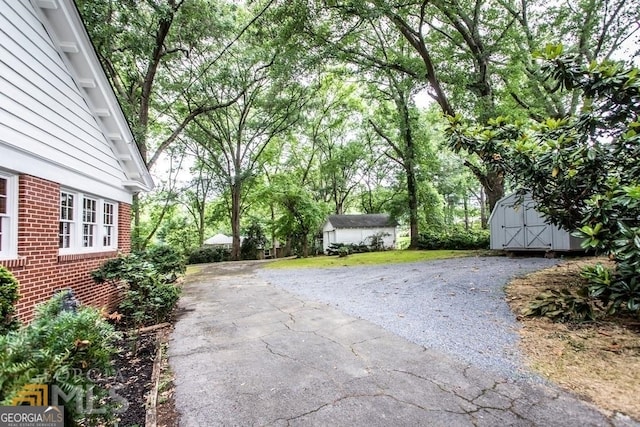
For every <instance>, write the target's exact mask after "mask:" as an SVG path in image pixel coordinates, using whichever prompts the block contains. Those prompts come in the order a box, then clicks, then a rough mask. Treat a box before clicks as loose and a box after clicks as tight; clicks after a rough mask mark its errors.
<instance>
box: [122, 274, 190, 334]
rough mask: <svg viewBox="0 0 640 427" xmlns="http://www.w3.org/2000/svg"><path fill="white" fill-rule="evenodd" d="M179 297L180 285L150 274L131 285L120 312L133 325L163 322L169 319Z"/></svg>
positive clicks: (126, 321)
mask: <svg viewBox="0 0 640 427" xmlns="http://www.w3.org/2000/svg"><path fill="white" fill-rule="evenodd" d="M179 298H180V288H179V287H177V286H176V285H174V284H172V283H164V282H162V281H159V280H158V279H157V278H155V277H153V276H150V277H147V278H145V279H144V280H141V281H139V282H136V283H135V285H133V286H131V285H130V287H129V289H127V291H126V292H125V294H124V298H123V300H122V302H121V303H120V305H118V312H120V314H122V316H123V318H124V319H125V323H127V324H129V325H131V326H136V327H139V326H143V325H152V324H156V323H161V322H164V321H167V320H168V319H169V317H170V316H171V313H172V312H173V308H174V307H175V305H176V303H177V302H178V299H179Z"/></svg>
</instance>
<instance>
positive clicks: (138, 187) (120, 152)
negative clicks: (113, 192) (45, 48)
mask: <svg viewBox="0 0 640 427" xmlns="http://www.w3.org/2000/svg"><path fill="white" fill-rule="evenodd" d="M31 3H32V5H33V7H34V9H35V11H36V13H37V14H38V16H39V18H40V21H41V22H42V23H43V25H44V26H45V29H46V30H47V32H48V33H49V36H50V37H51V39H52V41H53V43H54V45H55V47H56V49H57V50H58V52H59V54H60V56H61V57H62V59H63V61H64V62H65V63H66V65H67V67H68V68H69V70H70V72H71V74H72V75H73V77H74V79H75V81H76V82H77V84H78V86H79V89H80V91H81V93H82V95H83V97H84V99H85V101H86V102H87V105H88V107H89V109H91V111H92V112H93V115H94V116H95V117H96V121H97V122H98V124H99V125H100V127H101V129H102V132H103V134H104V135H105V138H107V139H108V142H109V144H110V145H111V147H112V150H113V153H114V155H115V157H116V158H117V160H118V162H119V163H120V165H121V167H122V170H123V172H124V174H125V176H126V177H127V180H125V181H123V182H122V186H123V187H124V188H126V189H128V190H129V191H131V192H134V193H135V192H139V191H150V190H152V189H153V187H154V183H153V178H152V177H151V174H150V173H149V170H148V168H147V167H146V165H145V162H144V160H143V158H142V156H141V154H140V150H139V149H138V147H137V145H136V143H135V141H134V138H133V133H132V132H131V128H130V127H129V123H128V122H127V119H126V117H125V115H124V112H123V111H122V108H121V107H120V104H119V103H118V99H117V97H116V95H115V93H114V91H113V88H112V87H111V84H110V82H109V80H108V78H107V75H106V73H105V72H104V69H103V68H102V65H101V63H100V60H99V59H98V55H97V53H96V51H95V47H94V45H93V43H92V42H91V39H90V38H89V34H88V33H87V30H86V28H85V26H84V22H83V21H82V18H81V17H80V13H79V12H78V8H77V7H76V5H75V3H74V2H73V0H31Z"/></svg>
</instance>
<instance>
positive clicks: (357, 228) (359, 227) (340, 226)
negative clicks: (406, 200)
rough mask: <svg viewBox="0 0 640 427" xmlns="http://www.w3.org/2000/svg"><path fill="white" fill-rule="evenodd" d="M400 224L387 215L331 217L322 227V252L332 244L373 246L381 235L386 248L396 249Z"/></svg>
mask: <svg viewBox="0 0 640 427" xmlns="http://www.w3.org/2000/svg"><path fill="white" fill-rule="evenodd" d="M397 225H398V223H397V222H396V221H394V220H392V219H391V217H390V216H389V215H387V214H362V215H329V217H328V218H327V221H326V222H325V223H324V226H323V227H322V250H323V251H324V252H325V253H326V252H327V249H329V247H330V246H331V245H332V244H336V243H343V244H355V245H357V244H360V243H364V244H368V245H370V244H371V239H372V238H373V237H374V236H376V235H380V236H381V237H382V243H383V245H384V247H385V248H395V245H396V227H397Z"/></svg>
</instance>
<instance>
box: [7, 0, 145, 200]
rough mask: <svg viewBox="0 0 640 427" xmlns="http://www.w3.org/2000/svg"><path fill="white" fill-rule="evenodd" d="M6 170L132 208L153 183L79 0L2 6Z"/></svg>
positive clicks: (13, 1)
mask: <svg viewBox="0 0 640 427" xmlns="http://www.w3.org/2000/svg"><path fill="white" fill-rule="evenodd" d="M0 149H1V150H2V155H1V156H0V168H2V169H5V170H13V171H17V172H20V173H24V174H30V175H34V176H38V177H40V178H44V179H47V180H51V181H55V182H57V183H59V184H60V185H62V186H64V187H68V188H72V189H75V190H82V191H89V192H91V193H92V194H98V195H100V196H102V197H106V198H108V199H111V200H115V201H122V202H126V203H131V198H132V194H133V192H134V191H140V190H148V189H150V188H151V187H152V186H153V183H152V180H151V177H150V175H149V174H148V172H147V171H146V168H145V166H144V163H143V161H142V158H141V157H140V154H139V152H138V150H137V148H136V146H135V142H134V141H133V136H132V134H131V130H130V128H129V126H128V123H127V121H126V120H125V118H124V115H123V113H122V110H121V109H120V106H119V105H118V101H117V99H116V97H115V95H114V93H113V90H112V89H111V86H110V84H109V81H108V80H107V78H106V76H105V74H104V72H103V70H102V68H101V66H100V63H99V61H98V58H97V56H96V53H95V50H94V47H93V45H92V44H91V41H90V40H89V38H88V37H87V35H86V32H85V30H84V26H83V23H82V21H81V19H80V16H79V14H78V11H77V9H76V7H75V5H74V3H73V1H71V0H64V1H63V0H47V1H44V0H33V1H32V2H30V1H28V0H0Z"/></svg>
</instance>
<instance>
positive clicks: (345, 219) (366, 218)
mask: <svg viewBox="0 0 640 427" xmlns="http://www.w3.org/2000/svg"><path fill="white" fill-rule="evenodd" d="M327 221H329V222H330V223H331V225H333V226H334V227H335V228H376V227H395V226H397V225H398V223H397V222H396V221H395V220H392V219H391V217H390V216H389V215H388V214H365V215H329V218H327Z"/></svg>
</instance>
